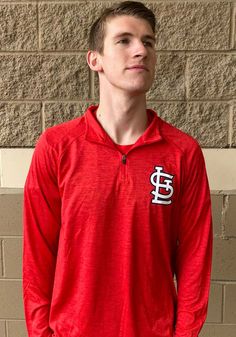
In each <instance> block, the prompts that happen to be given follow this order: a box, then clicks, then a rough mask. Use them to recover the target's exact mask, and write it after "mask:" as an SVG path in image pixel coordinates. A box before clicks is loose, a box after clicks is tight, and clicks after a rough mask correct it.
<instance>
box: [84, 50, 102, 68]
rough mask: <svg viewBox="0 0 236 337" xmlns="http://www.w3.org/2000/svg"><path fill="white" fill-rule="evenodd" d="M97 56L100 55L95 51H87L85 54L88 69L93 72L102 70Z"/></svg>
mask: <svg viewBox="0 0 236 337" xmlns="http://www.w3.org/2000/svg"><path fill="white" fill-rule="evenodd" d="M99 56H100V54H99V53H98V52H97V51H94V50H89V51H88V52H87V55H86V60H87V63H88V65H89V68H90V69H91V70H93V71H97V72H101V71H102V70H103V69H102V65H101V62H100V57H99Z"/></svg>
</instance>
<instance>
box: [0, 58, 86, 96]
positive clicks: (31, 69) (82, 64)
mask: <svg viewBox="0 0 236 337" xmlns="http://www.w3.org/2000/svg"><path fill="white" fill-rule="evenodd" d="M0 69H1V81H0V97H1V99H4V100H7V99H56V98H59V99H70V98H71V99H76V98H77V99H87V98H88V96H89V70H88V66H87V63H86V58H85V55H23V54H22V55H0Z"/></svg>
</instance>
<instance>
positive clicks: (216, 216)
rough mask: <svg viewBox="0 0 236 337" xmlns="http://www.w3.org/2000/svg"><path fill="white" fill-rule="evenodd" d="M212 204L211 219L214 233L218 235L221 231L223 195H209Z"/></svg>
mask: <svg viewBox="0 0 236 337" xmlns="http://www.w3.org/2000/svg"><path fill="white" fill-rule="evenodd" d="M211 205H212V220H213V231H214V234H218V235H220V234H221V233H222V229H221V222H222V207H223V195H211Z"/></svg>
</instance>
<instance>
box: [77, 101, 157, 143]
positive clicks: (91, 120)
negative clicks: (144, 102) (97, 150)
mask: <svg viewBox="0 0 236 337" xmlns="http://www.w3.org/2000/svg"><path fill="white" fill-rule="evenodd" d="M97 108H98V105H91V106H90V107H89V108H88V109H87V110H86V112H85V114H84V116H85V120H86V139H87V140H88V141H91V142H95V143H100V144H103V145H107V146H110V147H113V148H116V146H115V143H114V141H113V140H112V139H111V138H110V136H109V135H108V134H107V133H106V131H105V130H104V129H103V127H102V126H101V124H100V123H99V122H98V120H97V118H96V115H95V114H96V110H97ZM147 114H148V118H149V119H150V120H151V122H150V124H149V125H148V127H147V129H146V130H145V131H144V133H143V134H142V135H141V136H140V137H139V138H138V139H137V141H136V143H135V144H134V145H135V146H139V145H142V144H149V143H153V142H157V141H160V140H161V139H162V137H161V133H160V124H161V119H160V118H159V117H158V116H157V114H156V113H155V111H153V110H151V109H147Z"/></svg>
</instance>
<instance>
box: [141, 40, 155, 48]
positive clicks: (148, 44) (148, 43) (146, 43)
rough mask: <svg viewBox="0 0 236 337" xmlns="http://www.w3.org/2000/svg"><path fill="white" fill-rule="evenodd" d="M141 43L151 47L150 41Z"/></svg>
mask: <svg viewBox="0 0 236 337" xmlns="http://www.w3.org/2000/svg"><path fill="white" fill-rule="evenodd" d="M143 44H144V46H147V47H152V48H153V43H152V42H151V41H143Z"/></svg>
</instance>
